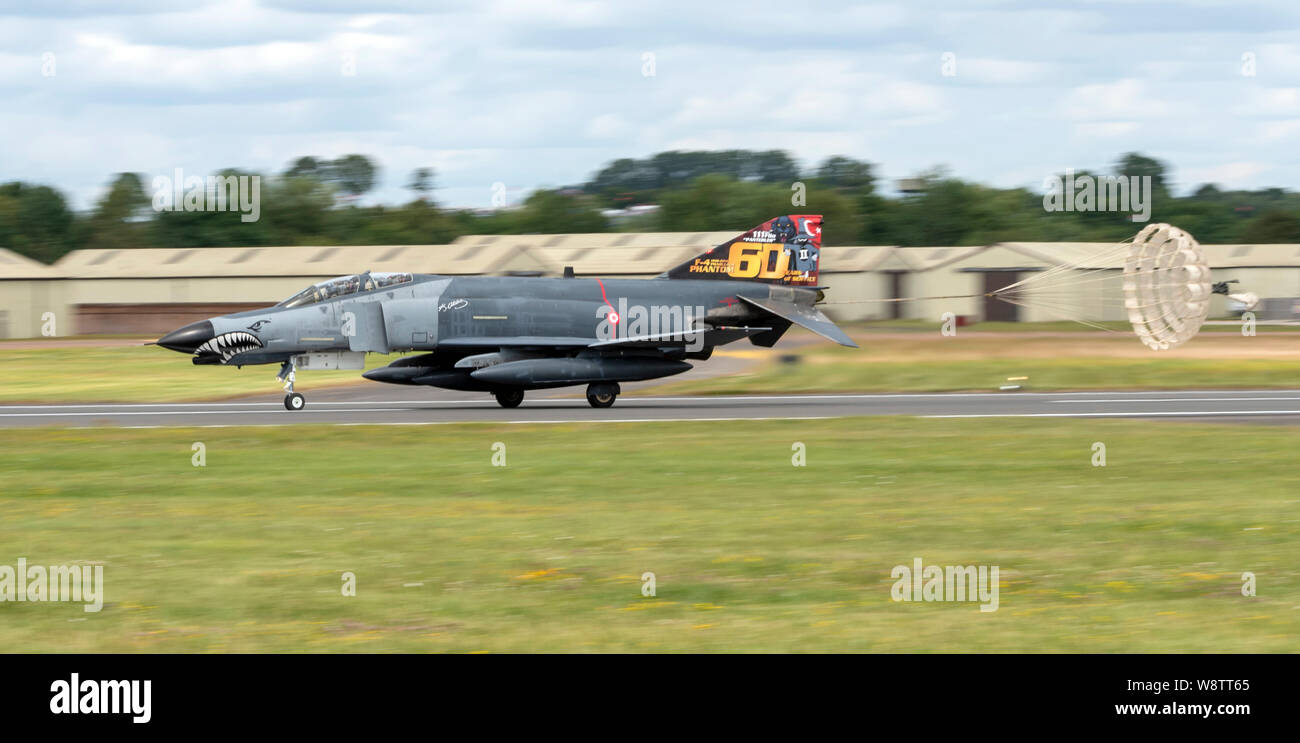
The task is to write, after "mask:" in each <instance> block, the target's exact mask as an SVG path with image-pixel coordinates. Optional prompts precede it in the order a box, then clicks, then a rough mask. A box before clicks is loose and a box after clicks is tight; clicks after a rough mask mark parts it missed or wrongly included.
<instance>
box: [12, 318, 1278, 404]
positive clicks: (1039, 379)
mask: <svg viewBox="0 0 1300 743" xmlns="http://www.w3.org/2000/svg"><path fill="white" fill-rule="evenodd" d="M984 325H993V324H992V323H986V324H984ZM1004 325H1005V324H1004ZM1066 325H1070V324H1066ZM935 327H937V326H933V325H932V326H931V327H930V329H929V330H928V331H927V332H920V331H919V330H909V329H899V328H897V327H894V326H893V325H889V326H887V327H886V329H884V330H882V329H881V328H880V327H877V326H876V325H859V326H854V327H853V328H852V330H851V332H852V335H853V336H854V338H855V339H856V340H857V341H858V342H859V343H860V344H861V345H862V348H860V349H850V348H843V347H840V346H836V345H834V344H832V343H830V342H829V341H825V340H824V339H820V338H816V337H815V336H812V335H811V334H809V333H807V332H806V331H802V330H795V331H792V332H791V333H790V334H789V337H788V339H786V340H783V341H782V343H781V344H779V345H778V346H777V347H776V348H774V349H759V348H756V347H754V346H752V345H751V344H749V343H745V342H740V343H735V344H732V345H729V346H723V347H722V348H721V349H719V353H723V354H737V355H741V356H745V357H749V358H752V359H753V360H754V362H755V364H754V368H753V369H752V371H750V372H749V373H742V374H731V375H726V376H722V377H718V378H713V379H702V380H694V381H685V382H683V381H673V380H672V379H671V378H670V379H668V380H665V384H666V386H660V387H657V388H656V389H655V390H653V391H652V392H653V393H655V394H659V393H669V394H681V393H686V394H719V393H737V394H754V393H792V392H921V391H926V392H932V391H965V390H993V389H997V387H998V386H999V385H1001V384H1004V383H1006V379H1007V378H1008V377H1011V376H1028V377H1029V380H1028V383H1027V388H1029V389H1038V390H1056V389H1075V390H1086V389H1121V388H1127V389H1172V388H1246V387H1285V388H1291V387H1296V386H1297V385H1300V335H1296V334H1295V333H1293V332H1274V330H1273V329H1272V328H1267V329H1261V330H1260V334H1259V335H1257V336H1255V337H1242V336H1241V334H1240V333H1239V332H1203V333H1202V334H1201V335H1200V336H1199V337H1198V338H1196V339H1195V340H1193V341H1192V342H1190V343H1188V344H1187V345H1185V346H1183V347H1181V348H1178V349H1175V350H1173V351H1169V352H1162V353H1157V352H1154V351H1150V350H1148V349H1146V348H1145V347H1144V346H1142V344H1140V343H1138V342H1137V340H1136V339H1135V338H1134V337H1133V336H1132V335H1131V334H1127V333H1118V332H1114V333H1106V332H1098V331H1088V332H1061V331H1059V330H1058V329H1057V328H1056V324H1052V323H1035V324H1023V328H1022V329H1019V330H1015V331H1006V330H1003V331H1000V332H993V331H989V330H981V331H979V332H970V331H971V329H968V328H961V329H959V330H958V335H957V336H956V337H944V336H941V335H940V334H939V333H938V332H937V331H936V330H935ZM980 327H982V326H981V325H977V326H975V328H980ZM1073 327H1078V326H1077V325H1074V326H1073ZM87 342H93V341H87ZM65 343H66V341H65ZM789 356H793V357H794V358H796V359H797V360H798V362H799V363H796V364H789V363H782V361H781V359H782V357H789ZM396 358H397V356H396V355H394V356H381V355H378V354H370V355H369V356H368V358H367V368H374V367H377V366H383V365H385V364H387V363H389V362H391V361H393V360H395V359H396ZM0 360H2V361H0V369H2V381H3V384H0V403H5V402H8V403H17V402H47V403H70V402H176V401H188V400H214V399H221V398H229V397H236V396H242V395H252V394H265V393H275V392H278V390H279V385H278V383H277V382H276V381H275V374H276V371H277V370H278V368H279V367H278V366H277V365H274V364H272V365H266V366H250V367H245V368H243V369H238V370H237V369H231V368H226V367H213V366H194V365H192V364H190V363H189V360H188V359H187V358H186V357H185V356H183V355H181V354H177V353H174V352H171V351H167V350H165V349H161V348H157V347H154V346H139V345H98V346H97V345H80V346H76V345H61V344H59V343H49V344H45V343H42V342H40V341H35V342H21V343H19V344H17V345H10V346H5V345H4V344H0ZM697 363H700V364H703V365H705V368H707V365H708V363H709V362H707V361H704V362H697ZM298 381H299V384H300V386H301V388H302V389H303V390H306V391H307V392H308V394H310V391H311V390H312V389H319V388H321V387H326V386H333V385H340V384H372V383H370V382H365V381H363V380H361V379H360V372H356V371H335V372H310V373H306V372H304V373H302V374H299V376H298Z"/></svg>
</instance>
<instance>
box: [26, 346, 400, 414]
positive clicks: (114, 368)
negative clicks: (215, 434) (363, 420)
mask: <svg viewBox="0 0 1300 743" xmlns="http://www.w3.org/2000/svg"><path fill="white" fill-rule="evenodd" d="M397 358H398V355H393V356H380V355H378V354H370V355H369V356H367V364H366V368H368V369H373V368H375V367H377V366H384V365H385V364H388V363H389V362H391V361H394V360H395V359H397ZM0 359H2V360H0V365H3V371H2V372H0V379H2V380H3V384H0V403H3V402H176V401H180V400H204V399H220V398H223V397H233V396H238V395H253V394H259V393H271V392H278V391H279V390H280V386H281V385H280V383H279V382H277V381H276V379H275V375H276V373H277V372H279V370H280V366H279V364H266V365H260V366H246V367H244V368H243V369H234V368H230V367H220V366H194V365H193V364H191V363H190V360H189V358H188V357H187V356H185V355H183V354H179V353H176V352H174V351H168V350H167V349H165V348H158V347H157V346H139V345H129V346H128V345H123V346H107V347H100V346H88V347H85V346H51V347H48V348H41V347H22V348H6V349H3V350H0ZM360 377H361V372H359V371H319V372H310V373H306V372H303V373H299V375H298V382H299V384H300V385H302V386H303V387H304V388H305V389H311V388H320V387H327V386H331V385H338V384H355V383H357V381H358V380H359V379H360Z"/></svg>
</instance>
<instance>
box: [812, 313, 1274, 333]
mask: <svg viewBox="0 0 1300 743" xmlns="http://www.w3.org/2000/svg"><path fill="white" fill-rule="evenodd" d="M823 309H829V310H834V307H823ZM1219 323H1226V324H1219ZM838 324H839V325H840V327H842V328H845V329H846V330H854V331H857V330H864V331H872V330H879V331H900V330H915V331H917V332H924V333H933V332H934V331H935V328H938V327H939V325H940V320H939V318H938V316H937V315H936V316H935V317H934V319H928V318H927V319H906V320H857V321H852V322H844V323H838ZM1098 327H1102V328H1106V329H1108V330H1114V331H1117V332H1121V333H1126V334H1127V333H1131V332H1132V330H1131V328H1132V325H1130V324H1129V323H1128V322H1127V321H1111V320H1108V321H1102V322H1092V323H1091V324H1090V325H1085V324H1083V323H1080V322H1071V321H1069V320H1051V321H1045V322H977V323H973V324H971V325H966V326H963V327H962V328H961V332H962V333H1094V332H1096V330H1097V328H1098ZM1260 327H1262V328H1264V329H1266V331H1267V332H1269V333H1295V332H1300V325H1262V326H1260ZM1200 332H1201V333H1234V334H1235V333H1240V332H1241V324H1240V320H1237V319H1233V318H1218V319H1215V320H1211V321H1210V323H1207V324H1206V325H1202V326H1201V329H1200Z"/></svg>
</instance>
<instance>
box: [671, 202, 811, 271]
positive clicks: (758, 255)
mask: <svg viewBox="0 0 1300 743" xmlns="http://www.w3.org/2000/svg"><path fill="white" fill-rule="evenodd" d="M821 247H822V217H821V215H820V214H790V215H786V216H783V217H774V218H772V219H769V220H767V221H766V222H764V223H763V224H760V225H759V226H757V227H755V228H753V229H751V230H748V231H746V232H743V233H741V234H739V235H737V236H736V237H733V238H732V239H730V240H728V241H726V242H724V243H722V244H721V245H719V246H718V247H716V248H714V249H712V250H710V251H709V252H707V253H704V254H703V255H697V256H695V257H694V258H692V259H690V260H689V261H687V262H685V263H683V264H682V265H680V266H677V267H676V268H674V269H672V270H670V271H668V272H667V273H665V274H663V275H664V276H665V277H667V278H670V279H726V280H731V281H757V282H761V283H764V284H784V285H787V286H816V285H817V270H818V267H819V265H820V263H821Z"/></svg>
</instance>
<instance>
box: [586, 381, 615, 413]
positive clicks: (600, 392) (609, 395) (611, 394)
mask: <svg viewBox="0 0 1300 743" xmlns="http://www.w3.org/2000/svg"><path fill="white" fill-rule="evenodd" d="M622 391H623V390H622V389H620V388H619V386H618V382H608V383H601V384H589V385H587V402H588V403H589V404H590V405H591V407H593V408H607V407H609V406H610V405H613V404H614V400H616V399H617V398H618V393H620V392H622Z"/></svg>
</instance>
